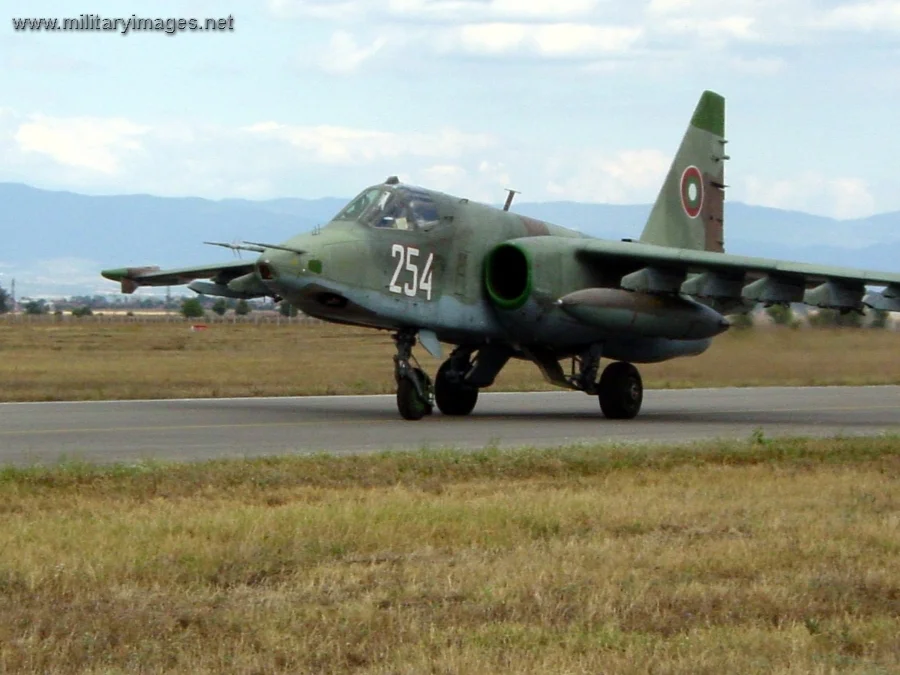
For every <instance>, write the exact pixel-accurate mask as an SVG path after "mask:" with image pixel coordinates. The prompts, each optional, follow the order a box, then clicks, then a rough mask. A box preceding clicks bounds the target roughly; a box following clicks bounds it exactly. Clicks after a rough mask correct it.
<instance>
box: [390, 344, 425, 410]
mask: <svg viewBox="0 0 900 675" xmlns="http://www.w3.org/2000/svg"><path fill="white" fill-rule="evenodd" d="M394 344H396V345H397V353H396V354H395V355H394V379H396V380H397V409H398V410H399V411H400V415H401V417H403V419H406V420H420V419H422V418H423V417H425V415H430V414H431V413H432V411H433V410H434V387H433V386H432V384H431V378H429V377H428V375H426V374H425V371H424V370H422V369H421V368H420V367H419V364H418V363H417V362H416V360H415V357H413V355H412V349H413V347H415V346H416V334H415V333H411V332H408V331H401V332H399V333H397V334H396V335H394ZM414 364H415V365H414Z"/></svg>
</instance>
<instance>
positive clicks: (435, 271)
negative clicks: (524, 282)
mask: <svg viewBox="0 0 900 675" xmlns="http://www.w3.org/2000/svg"><path fill="white" fill-rule="evenodd" d="M536 237H546V238H548V239H547V240H546V242H548V243H550V242H553V241H557V240H565V239H584V238H586V237H587V235H584V234H582V233H580V232H577V231H574V230H571V229H567V228H564V227H560V226H557V225H553V224H550V223H546V222H543V221H540V220H536V219H532V218H528V217H525V216H522V215H519V214H516V213H513V212H510V211H504V210H502V209H498V208H495V207H492V206H488V205H486V204H480V203H477V202H472V201H470V200H468V199H461V198H458V197H454V196H451V195H447V194H444V193H440V192H434V191H430V190H423V189H421V188H413V187H410V186H405V185H399V184H397V185H389V184H385V185H378V186H373V187H370V188H367V189H366V190H363V192H362V193H360V195H359V196H357V197H356V198H355V199H354V200H352V201H351V202H350V204H348V206H347V207H346V208H345V209H343V210H342V211H341V213H339V214H338V215H337V216H336V217H335V218H334V219H333V220H332V221H331V222H330V223H328V224H327V225H325V226H324V227H322V228H321V229H317V230H316V231H313V232H310V233H305V234H300V235H297V236H295V237H292V238H291V239H289V240H288V241H286V242H284V243H283V246H284V248H285V249H291V250H281V249H277V250H276V249H268V250H266V251H265V252H264V253H262V254H261V255H260V257H259V259H258V262H257V272H258V274H259V275H260V277H261V278H262V279H263V282H264V283H265V284H266V285H267V286H268V287H269V288H270V290H271V291H272V292H273V294H277V295H278V296H281V297H283V298H285V300H286V301H287V302H290V303H291V304H292V305H294V306H295V307H297V308H298V309H300V310H301V311H303V312H304V313H306V314H308V315H310V316H314V317H318V318H321V319H324V320H327V321H333V322H339V323H348V324H353V325H359V326H366V327H372V328H382V329H386V330H398V329H403V328H418V329H430V330H433V331H434V332H435V333H436V334H437V336H438V337H439V338H440V339H441V340H442V341H444V342H447V343H451V344H462V345H472V346H477V345H481V344H485V343H488V342H497V341H502V342H505V343H508V344H510V345H512V346H513V348H514V349H516V350H518V349H519V348H520V347H533V346H540V347H541V348H543V349H549V350H551V351H552V352H553V353H556V354H559V356H560V357H564V356H568V355H570V354H574V353H578V352H579V351H580V350H581V349H583V348H584V347H585V346H586V345H590V344H595V343H598V342H601V343H603V344H604V353H605V354H606V355H608V356H609V358H615V359H618V360H627V361H633V362H638V363H641V362H653V361H661V360H666V359H669V358H674V357H676V356H684V355H689V354H697V353H700V352H702V351H704V350H705V349H706V348H708V346H709V344H710V340H709V339H706V338H704V339H682V336H681V335H673V336H672V337H665V336H660V335H653V334H650V335H648V334H647V332H646V331H643V332H641V331H636V330H634V329H632V328H630V327H629V326H628V325H627V322H626V325H622V322H621V321H620V322H619V324H616V325H615V327H614V329H613V330H609V328H608V327H601V326H602V325H603V324H602V321H601V322H600V326H598V324H597V322H596V321H594V322H593V323H591V322H590V321H585V320H584V317H581V316H577V312H575V313H574V314H573V312H572V310H571V308H566V307H563V306H562V305H561V304H560V303H559V302H556V300H558V299H559V298H561V297H563V296H566V295H568V294H571V293H573V292H575V291H579V290H581V289H590V288H616V287H617V285H618V280H619V279H621V276H622V273H623V270H622V269H620V268H617V267H614V266H611V267H610V268H609V269H603V268H600V269H598V268H597V267H596V266H587V265H583V264H580V263H578V262H577V261H574V260H572V259H571V257H569V258H566V256H565V255H564V251H562V250H561V251H560V254H559V255H558V256H554V255H553V254H552V249H553V247H552V246H550V247H544V248H549V249H550V250H551V254H550V255H549V256H546V257H545V258H544V259H542V260H541V262H540V264H541V267H540V272H541V274H540V275H538V276H539V277H540V279H539V281H538V283H539V285H538V286H536V287H534V288H530V289H529V290H530V291H531V295H530V297H529V298H528V301H527V302H526V303H524V304H523V305H522V306H520V307H516V308H513V309H510V308H509V307H504V306H503V305H504V303H503V302H502V300H501V299H500V298H498V296H497V294H496V293H495V292H494V291H493V290H492V289H491V288H490V287H489V286H490V284H486V277H487V276H488V275H487V274H486V268H485V265H486V264H487V262H488V260H489V256H490V254H491V252H492V251H494V250H495V249H497V247H498V246H499V245H501V244H503V243H504V242H510V241H519V240H521V241H531V240H532V239H533V238H536ZM296 251H302V253H297V252H296ZM502 263H503V261H502V260H501V261H500V262H499V263H495V264H497V265H502ZM625 272H626V273H627V270H625ZM515 273H516V272H515V270H513V269H510V270H509V271H508V272H507V270H505V269H502V268H500V269H494V270H493V276H494V278H501V277H503V276H504V275H506V274H509V275H510V278H512V276H513V275H515ZM528 274H529V275H531V271H529V272H528ZM498 275H499V277H498ZM529 280H530V276H529ZM567 309H568V311H567ZM526 327H527V328H526Z"/></svg>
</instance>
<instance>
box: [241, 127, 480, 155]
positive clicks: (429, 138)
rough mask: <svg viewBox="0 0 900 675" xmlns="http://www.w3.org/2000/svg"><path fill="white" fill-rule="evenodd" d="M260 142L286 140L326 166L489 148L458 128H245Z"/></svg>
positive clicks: (462, 152)
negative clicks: (404, 130)
mask: <svg viewBox="0 0 900 675" xmlns="http://www.w3.org/2000/svg"><path fill="white" fill-rule="evenodd" d="M244 131H245V132H247V133H249V134H252V135H255V136H257V137H258V138H260V139H275V140H281V141H287V142H288V143H290V144H292V145H293V146H294V147H296V148H299V149H301V150H303V151H305V152H307V153H309V154H308V155H305V157H306V158H307V159H308V160H312V161H314V162H322V163H325V164H361V163H369V162H373V161H375V160H378V159H382V158H400V157H434V158H438V157H441V158H452V157H458V156H460V155H462V154H464V153H467V152H471V151H473V150H480V149H483V148H487V147H490V146H491V145H493V144H494V140H493V139H492V138H491V137H490V136H488V135H487V134H467V133H463V132H460V131H457V130H455V129H442V130H439V131H436V132H433V133H417V132H410V133H394V132H388V131H376V130H370V129H353V128H347V127H337V126H327V125H320V126H309V127H306V126H291V125H286V124H279V123H276V122H262V123H259V124H255V125H252V126H249V127H246V128H245V129H244Z"/></svg>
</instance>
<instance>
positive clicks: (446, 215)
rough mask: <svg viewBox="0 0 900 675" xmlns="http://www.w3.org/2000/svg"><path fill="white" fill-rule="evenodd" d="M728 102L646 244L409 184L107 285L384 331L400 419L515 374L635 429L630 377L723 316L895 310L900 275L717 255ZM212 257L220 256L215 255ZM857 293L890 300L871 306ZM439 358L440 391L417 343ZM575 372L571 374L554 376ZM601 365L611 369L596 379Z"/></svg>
mask: <svg viewBox="0 0 900 675" xmlns="http://www.w3.org/2000/svg"><path fill="white" fill-rule="evenodd" d="M724 134H725V100H724V98H722V96H720V95H718V94H716V93H713V92H710V91H707V92H704V93H703V95H702V96H701V97H700V101H699V103H698V104H697V107H696V109H695V111H694V114H693V116H692V117H691V121H690V124H689V126H688V128H687V131H686V133H685V135H684V138H683V140H682V142H681V146H680V148H679V149H678V152H677V153H676V155H675V159H674V161H673V162H672V166H671V168H670V169H669V173H668V175H667V176H666V179H665V182H664V183H663V186H662V190H661V191H660V193H659V197H658V199H657V200H656V203H655V205H654V207H653V209H652V211H651V213H650V217H649V219H648V220H647V223H646V225H645V227H644V231H643V233H642V234H641V237H640V240H639V241H632V240H628V239H624V240H622V241H608V240H602V239H597V238H594V237H589V236H587V235H584V234H581V233H579V232H576V231H573V230H569V229H566V228H563V227H559V226H556V225H552V224H550V223H546V222H542V221H540V220H535V219H532V218H526V217H524V216H520V215H518V214H516V213H513V212H512V211H510V210H509V207H510V204H511V201H512V193H510V198H509V199H507V201H506V204H505V206H504V207H503V208H502V209H499V208H495V207H492V206H488V205H485V204H480V203H476V202H473V201H470V200H468V199H466V198H459V197H454V196H451V195H448V194H444V193H441V192H435V191H433V190H427V189H423V188H420V187H414V186H410V185H404V184H401V183H400V182H399V181H398V180H397V178H396V177H390V178H388V179H387V180H386V181H385V182H384V183H383V184H381V185H373V186H372V187H368V188H366V189H365V190H363V191H362V192H361V193H360V194H359V195H358V196H357V197H355V198H354V199H353V200H352V201H351V202H350V203H349V204H347V206H346V207H344V208H343V209H342V210H341V211H340V213H338V214H337V215H336V216H335V217H334V218H333V219H332V220H331V222H329V223H328V224H327V225H325V226H324V227H322V228H317V229H316V230H314V231H312V232H308V233H305V234H298V235H297V236H294V237H292V238H290V239H288V240H287V241H285V242H282V243H279V244H270V243H260V242H245V243H243V244H239V245H235V244H217V245H220V246H226V247H229V248H235V249H242V250H249V251H253V252H255V253H259V257H258V258H257V259H256V260H254V261H234V262H229V263H225V264H219V265H207V266H202V267H191V268H183V269H171V270H160V269H159V268H158V267H141V268H125V269H112V270H105V271H103V276H104V277H106V278H107V279H112V280H114V281H119V282H121V284H122V292H123V293H133V292H134V290H135V289H136V288H138V287H139V286H169V285H176V284H184V283H188V284H189V286H188V287H189V288H190V289H192V290H194V291H196V292H197V293H203V294H205V295H217V296H224V297H228V298H259V297H265V296H270V297H273V298H275V300H276V301H283V302H288V303H290V304H291V305H293V306H294V307H296V308H298V309H299V310H301V311H303V312H304V313H306V314H308V315H310V316H313V317H318V318H320V319H323V320H325V321H332V322H335V323H343V324H352V325H356V326H365V327H368V328H374V329H380V330H388V331H391V332H392V333H393V336H394V341H395V342H396V345H397V353H396V355H395V356H394V374H395V376H396V380H397V407H398V408H399V410H400V414H401V415H402V416H403V417H404V418H405V419H408V420H417V419H421V418H422V417H424V416H425V415H428V414H430V413H431V412H432V410H433V407H434V405H437V407H438V408H439V409H440V411H441V412H442V413H444V414H445V415H467V414H469V413H470V412H472V410H473V409H474V407H475V404H476V401H477V399H478V392H479V390H481V389H482V388H484V387H489V386H491V385H492V384H493V382H494V380H495V378H496V377H497V374H498V373H499V372H500V371H501V369H502V368H503V367H504V365H506V363H507V362H508V361H509V360H510V359H511V358H518V359H527V360H530V361H533V362H534V363H535V364H536V365H537V366H538V368H540V370H541V372H542V373H543V375H544V377H545V378H546V379H547V380H548V381H550V382H552V383H553V384H556V385H559V386H561V387H567V388H570V389H577V390H580V391H583V392H585V393H587V394H589V395H591V396H594V395H596V396H597V397H598V398H599V403H600V408H601V410H602V411H603V413H604V414H605V415H606V417H608V418H612V419H631V418H634V417H635V416H636V415H637V414H638V412H639V411H640V408H641V403H642V400H643V384H642V381H641V376H640V374H639V372H638V370H637V368H636V367H635V366H634V365H633V364H634V363H654V362H658V361H665V360H668V359H673V358H677V357H681V356H692V355H696V354H700V353H702V352H704V351H705V350H706V349H708V348H709V346H710V344H711V343H712V339H713V338H714V337H715V336H716V335H719V334H720V333H722V332H724V331H726V330H727V329H728V327H729V322H728V320H727V319H726V318H725V316H724V315H725V314H735V313H741V312H747V311H749V310H750V309H751V308H752V307H754V306H755V305H756V304H757V303H764V304H766V305H771V304H788V303H796V302H803V303H806V304H808V305H812V306H815V307H821V308H829V309H838V310H841V311H844V312H847V311H857V312H858V311H862V309H863V307H865V306H868V307H872V308H874V309H878V310H888V311H900V274H890V273H881V272H868V271H864V270H856V269H846V268H840V267H828V266H821V265H810V264H804V263H794V262H784V261H780V260H769V259H764V258H750V257H743V256H735V255H729V254H726V253H725V252H724V245H723V244H724V237H723V232H724V227H723V225H724V223H723V205H724V190H725V182H724V180H725V179H724V163H725V161H726V160H727V159H728V156H727V155H726V154H725V144H726V140H725V138H724ZM209 243H212V242H209ZM867 286H875V287H881V288H883V290H882V291H880V292H873V291H867V288H866V287H867ZM417 341H418V342H420V343H421V344H422V346H423V347H424V348H425V349H426V350H427V351H428V352H429V353H431V354H432V355H433V356H435V357H437V358H443V356H442V346H441V343H446V344H451V345H454V346H455V348H454V349H453V351H452V353H451V354H450V355H449V357H448V358H447V359H446V360H445V361H444V362H443V364H442V365H441V367H440V368H439V369H438V371H437V375H436V377H435V379H434V381H433V382H432V380H431V378H430V377H429V376H428V375H427V374H426V373H425V372H423V370H422V369H421V368H419V367H418V365H417V363H416V361H415V359H414V357H413V355H412V350H413V347H414V346H415V345H416V342H417ZM567 359H571V368H567V369H566V370H564V369H563V367H562V365H561V363H560V361H562V360H567ZM601 359H608V360H610V361H611V363H609V364H608V365H607V366H606V367H605V369H604V370H603V371H602V374H601V375H600V376H599V378H598V373H599V372H600V362H601Z"/></svg>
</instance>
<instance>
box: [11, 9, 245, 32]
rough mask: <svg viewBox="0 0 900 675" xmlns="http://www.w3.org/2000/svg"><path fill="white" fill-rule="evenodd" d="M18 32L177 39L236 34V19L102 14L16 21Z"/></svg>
mask: <svg viewBox="0 0 900 675" xmlns="http://www.w3.org/2000/svg"><path fill="white" fill-rule="evenodd" d="M12 24H13V30H16V31H36V32H55V31H77V32H94V31H97V32H116V33H121V34H122V35H128V34H129V33H132V32H157V33H165V34H166V35H175V34H176V33H180V32H184V31H218V32H227V31H233V30H234V16H233V15H231V14H229V15H228V16H226V17H212V18H206V19H197V18H177V17H169V18H161V17H156V18H148V17H140V16H137V15H136V14H132V15H131V16H130V17H106V16H101V15H99V14H80V15H79V16H77V17H66V18H59V17H57V18H41V19H35V18H15V17H13V20H12Z"/></svg>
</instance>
